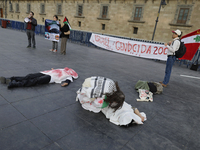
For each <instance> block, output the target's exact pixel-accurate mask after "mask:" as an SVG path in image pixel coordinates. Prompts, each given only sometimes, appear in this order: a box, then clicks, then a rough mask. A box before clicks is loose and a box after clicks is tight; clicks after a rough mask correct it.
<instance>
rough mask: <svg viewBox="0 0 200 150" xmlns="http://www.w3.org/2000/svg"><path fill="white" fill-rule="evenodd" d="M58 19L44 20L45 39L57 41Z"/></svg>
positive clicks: (58, 35)
mask: <svg viewBox="0 0 200 150" xmlns="http://www.w3.org/2000/svg"><path fill="white" fill-rule="evenodd" d="M59 33H60V24H59V21H54V20H48V19H46V20H45V39H47V40H51V41H56V42H59V37H60V34H59Z"/></svg>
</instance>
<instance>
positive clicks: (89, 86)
mask: <svg viewBox="0 0 200 150" xmlns="http://www.w3.org/2000/svg"><path fill="white" fill-rule="evenodd" d="M76 100H77V101H79V102H80V103H81V105H82V107H83V108H84V109H86V110H89V111H92V112H94V113H99V112H102V113H103V114H104V115H105V116H106V118H107V119H109V121H110V122H112V123H114V124H116V125H120V126H121V125H129V124H130V123H137V124H143V122H144V121H145V120H146V114H145V113H140V112H139V110H138V109H137V108H133V107H132V106H131V105H130V104H128V103H126V102H125V101H124V100H125V95H124V94H123V92H122V91H121V90H120V89H119V86H118V83H117V82H114V81H113V80H111V79H109V78H105V77H99V76H93V77H90V78H87V79H85V81H84V83H83V84H82V88H80V89H79V90H78V91H77V98H76Z"/></svg>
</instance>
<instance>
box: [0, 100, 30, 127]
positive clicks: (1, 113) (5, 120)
mask: <svg viewBox="0 0 200 150" xmlns="http://www.w3.org/2000/svg"><path fill="white" fill-rule="evenodd" d="M0 120H1V121H0V129H2V128H7V127H9V126H11V125H14V124H17V123H20V122H22V121H25V120H26V118H25V117H24V116H23V115H22V114H21V113H20V112H18V111H17V110H16V109H15V108H14V107H13V106H12V105H10V104H5V105H1V106H0Z"/></svg>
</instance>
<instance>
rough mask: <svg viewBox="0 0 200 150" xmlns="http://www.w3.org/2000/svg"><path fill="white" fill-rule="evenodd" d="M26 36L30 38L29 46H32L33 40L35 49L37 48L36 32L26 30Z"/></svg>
mask: <svg viewBox="0 0 200 150" xmlns="http://www.w3.org/2000/svg"><path fill="white" fill-rule="evenodd" d="M26 34H27V37H28V46H31V39H32V43H33V47H35V32H34V31H32V30H26Z"/></svg>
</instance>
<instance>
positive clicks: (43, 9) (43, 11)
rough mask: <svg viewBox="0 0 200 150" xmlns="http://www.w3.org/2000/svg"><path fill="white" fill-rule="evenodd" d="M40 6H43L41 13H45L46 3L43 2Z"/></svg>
mask: <svg viewBox="0 0 200 150" xmlns="http://www.w3.org/2000/svg"><path fill="white" fill-rule="evenodd" d="M40 8H41V10H40V13H41V14H44V13H45V5H44V4H41V5H40Z"/></svg>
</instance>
